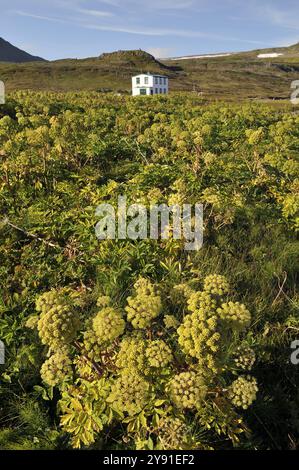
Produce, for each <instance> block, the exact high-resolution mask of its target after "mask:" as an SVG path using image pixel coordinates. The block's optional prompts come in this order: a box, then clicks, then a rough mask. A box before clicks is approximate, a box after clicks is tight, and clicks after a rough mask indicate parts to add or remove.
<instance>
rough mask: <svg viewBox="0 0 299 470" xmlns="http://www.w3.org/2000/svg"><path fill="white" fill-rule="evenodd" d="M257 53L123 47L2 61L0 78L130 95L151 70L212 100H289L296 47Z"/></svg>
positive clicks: (20, 86)
mask: <svg viewBox="0 0 299 470" xmlns="http://www.w3.org/2000/svg"><path fill="white" fill-rule="evenodd" d="M294 48H295V49H294ZM277 50H278V49H277ZM279 50H280V49H279ZM257 52H260V51H254V52H248V53H243V54H233V55H232V56H227V57H218V58H207V59H190V60H182V61H169V60H168V61H164V63H162V62H159V61H157V60H155V59H154V58H153V57H152V56H151V55H149V54H147V53H145V52H143V51H119V52H116V53H111V54H103V55H102V56H100V57H96V58H87V59H82V60H76V59H65V60H59V61H55V62H45V63H43V62H40V63H39V62H36V63H30V64H8V63H0V79H1V80H3V81H4V82H5V85H6V89H7V91H8V92H10V91H14V90H27V89H29V90H39V91H58V92H66V91H77V90H78V91H79V90H97V91H114V92H121V93H130V92H131V77H132V75H136V74H138V73H141V72H151V73H160V74H165V75H167V76H168V77H169V78H170V88H171V90H172V91H194V92H196V93H202V94H203V96H204V97H206V98H207V99H212V100H214V99H225V100H233V101H234V100H243V99H258V100H260V99H263V100H264V99H279V100H288V99H289V97H290V94H291V90H290V87H291V82H292V81H294V80H297V79H298V78H299V52H298V50H297V49H296V46H293V48H290V53H289V54H286V55H284V56H282V57H279V58H276V59H263V60H261V59H257V58H256V57H257Z"/></svg>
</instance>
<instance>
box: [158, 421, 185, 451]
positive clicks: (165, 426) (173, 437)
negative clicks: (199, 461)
mask: <svg viewBox="0 0 299 470" xmlns="http://www.w3.org/2000/svg"><path fill="white" fill-rule="evenodd" d="M190 438H191V432H190V429H189V428H188V426H187V425H186V423H185V422H184V421H182V420H181V419H180V418H175V417H173V416H166V417H165V418H162V419H161V421H160V423H159V429H158V439H159V441H160V443H161V447H162V450H181V449H184V448H186V445H187V444H188V441H190Z"/></svg>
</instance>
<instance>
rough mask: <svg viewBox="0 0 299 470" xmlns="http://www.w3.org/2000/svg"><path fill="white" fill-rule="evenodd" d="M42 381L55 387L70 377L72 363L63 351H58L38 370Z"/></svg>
mask: <svg viewBox="0 0 299 470" xmlns="http://www.w3.org/2000/svg"><path fill="white" fill-rule="evenodd" d="M40 373H41V378H42V380H43V381H44V382H45V383H47V384H48V385H50V386H52V387H55V386H56V385H59V384H61V383H62V382H64V381H65V380H66V379H67V378H68V377H70V376H71V375H72V363H71V360H70V358H69V357H68V355H67V353H66V352H65V351H63V350H62V351H60V352H57V353H55V354H53V355H52V356H50V357H49V359H47V361H46V362H44V364H43V365H42V367H41V370H40Z"/></svg>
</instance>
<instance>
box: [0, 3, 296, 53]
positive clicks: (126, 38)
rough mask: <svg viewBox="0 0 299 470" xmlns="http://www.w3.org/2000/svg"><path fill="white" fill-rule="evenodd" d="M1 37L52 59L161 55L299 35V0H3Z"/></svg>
mask: <svg viewBox="0 0 299 470" xmlns="http://www.w3.org/2000/svg"><path fill="white" fill-rule="evenodd" d="M0 37H3V39H5V40H7V41H9V42H11V43H12V44H14V45H15V46H17V47H19V48H21V49H24V50H26V51H27V52H29V53H31V54H33V55H38V56H41V57H44V58H45V59H48V60H54V59H61V58H69V57H74V58H83V57H94V56H99V55H100V54H101V53H103V52H111V51H115V50H119V49H143V50H146V51H147V52H150V53H151V54H153V55H154V56H155V57H157V58H165V57H177V56H183V55H192V54H205V53H217V52H230V51H246V50H251V49H260V48H264V47H275V46H286V45H290V44H294V43H297V42H299V2H298V0H272V1H271V0H266V1H264V0H148V1H145V0H0Z"/></svg>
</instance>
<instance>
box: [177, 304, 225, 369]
mask: <svg viewBox="0 0 299 470" xmlns="http://www.w3.org/2000/svg"><path fill="white" fill-rule="evenodd" d="M217 320H218V319H217V316H216V315H215V314H214V312H213V311H209V310H205V309H200V310H197V311H196V312H194V313H192V314H189V315H187V316H186V317H185V318H184V320H183V322H182V324H181V325H180V326H179V328H178V329H177V333H178V342H179V345H180V346H181V348H182V351H183V352H184V353H185V354H187V355H189V356H192V357H195V358H197V360H198V364H199V366H200V367H202V368H203V369H209V370H211V371H212V372H215V373H216V372H217V366H216V361H215V353H217V351H218V349H219V345H218V343H219V340H220V334H219V332H218V331H217V325H218V322H217Z"/></svg>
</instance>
